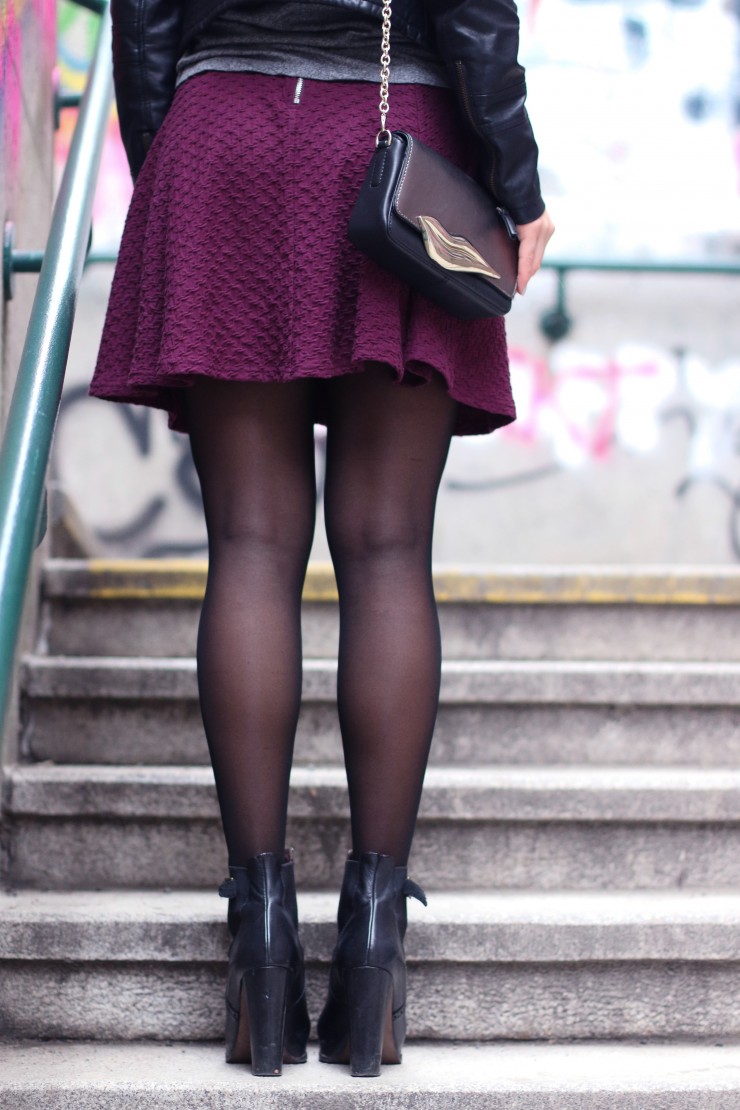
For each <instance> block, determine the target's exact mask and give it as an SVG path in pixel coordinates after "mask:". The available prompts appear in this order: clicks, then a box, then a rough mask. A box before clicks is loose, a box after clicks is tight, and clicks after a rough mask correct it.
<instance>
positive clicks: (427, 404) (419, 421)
mask: <svg viewBox="0 0 740 1110" xmlns="http://www.w3.org/2000/svg"><path fill="white" fill-rule="evenodd" d="M328 391H329V397H330V417H329V428H328V438H327V476H326V491H325V504H326V529H327V536H328V539H329V546H330V549H331V554H332V558H333V560H334V566H335V570H336V576H337V583H338V587H339V599H340V644H339V677H338V699H339V717H340V724H341V730H342V742H343V745H344V755H345V762H346V766H347V778H348V782H349V795H350V806H351V813H352V846H353V851H354V853H355V856H359V855H360V854H361V853H363V852H378V853H382V854H387V855H390V856H393V857H394V859H395V861H396V863H397V864H399V865H403V864H405V863H406V860H407V857H408V853H409V849H410V846H411V840H412V837H413V833H414V825H415V821H416V813H417V809H418V805H419V799H420V795H421V788H422V783H423V779H424V772H425V769H426V763H427V758H428V755H429V746H430V743H431V739H432V732H433V729H434V721H435V717H436V712H437V703H438V697H439V676H440V640H439V622H438V618H437V610H436V606H435V601H434V593H433V589H432V575H431V548H432V529H433V524H434V510H435V502H436V496H437V490H438V486H439V482H440V479H441V477H442V471H443V468H444V464H445V460H446V458H447V452H448V449H449V444H450V437H451V435H452V430H453V424H454V417H455V403H454V402H453V401H452V400H451V398H450V397H449V395H448V393H447V390H446V387H445V385H444V383H443V382H442V380H441V379H438V378H435V379H434V380H433V381H431V382H429V383H426V384H424V385H420V386H418V387H416V388H412V387H403V386H399V385H398V384H397V383H396V382H395V381H394V379H393V377H392V374H391V371H390V370H389V369H388V368H387V367H385V366H382V365H375V364H373V365H370V366H368V368H367V370H366V371H365V372H364V373H362V374H355V375H349V376H347V377H342V378H339V379H335V380H333V381H331V382H330V383H329V386H328Z"/></svg>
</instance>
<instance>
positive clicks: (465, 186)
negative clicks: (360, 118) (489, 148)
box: [393, 134, 518, 297]
mask: <svg viewBox="0 0 740 1110" xmlns="http://www.w3.org/2000/svg"><path fill="white" fill-rule="evenodd" d="M404 138H405V139H406V142H407V146H408V152H407V155H406V160H405V165H404V167H403V170H402V173H401V178H400V181H399V184H398V188H397V190H396V195H395V197H394V199H393V207H394V209H395V211H396V212H397V213H398V215H399V216H401V217H402V219H404V220H406V221H407V222H408V223H410V224H412V225H413V226H414V227H415V228H417V229H418V230H419V231H420V232H422V233H423V234H424V236H425V239H427V237H430V238H431V239H432V247H431V249H430V248H429V247H428V248H427V249H429V250H430V254H432V257H437V260H438V261H441V258H442V257H443V256H444V257H445V258H446V259H447V265H448V268H450V269H452V268H455V269H457V268H458V263H459V268H460V269H462V270H465V269H471V270H473V271H474V272H475V271H477V270H478V268H479V267H480V268H481V269H484V268H486V266H487V267H490V268H491V269H492V270H493V271H495V273H496V274H498V275H499V276H498V277H492V276H491V275H490V274H488V275H486V278H487V280H488V281H491V282H492V283H493V284H494V285H496V286H497V287H498V288H499V289H501V290H502V292H504V293H506V294H507V296H510V297H513V295H514V292H515V290H516V278H517V266H518V249H517V241H516V240H515V239H512V238H511V235H510V233H509V230H508V228H507V225H506V223H505V221H504V219H503V218H502V217H501V216H500V215H499V213H498V211H497V209H496V202H495V200H494V199H493V197H492V196H491V195H490V193H487V192H486V191H485V189H483V188H482V187H481V186H480V185H479V184H478V183H477V182H476V181H473V179H472V178H471V177H468V175H467V174H466V173H463V171H462V170H460V169H458V168H457V166H454V165H453V164H452V163H451V162H448V161H447V159H446V158H442V157H441V156H440V155H439V154H437V153H436V152H435V151H433V150H431V149H430V148H429V147H428V146H425V145H424V143H421V142H419V140H418V139H414V138H412V137H411V136H410V135H405V134H404ZM419 217H424V219H422V220H421V221H420V219H419ZM441 264H442V265H444V264H445V263H444V262H441Z"/></svg>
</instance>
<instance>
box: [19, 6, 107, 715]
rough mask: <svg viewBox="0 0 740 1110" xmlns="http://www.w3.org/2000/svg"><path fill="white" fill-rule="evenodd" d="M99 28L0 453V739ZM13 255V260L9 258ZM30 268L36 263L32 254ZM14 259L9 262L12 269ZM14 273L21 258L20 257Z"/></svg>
mask: <svg viewBox="0 0 740 1110" xmlns="http://www.w3.org/2000/svg"><path fill="white" fill-rule="evenodd" d="M84 7H87V8H91V9H92V10H93V11H96V12H98V13H99V14H100V16H101V19H100V30H99V34H98V41H97V44H96V48H95V53H94V56H93V59H92V63H91V65H90V70H89V73H88V79H87V87H86V89H85V92H84V95H83V97H82V100H81V102H80V111H79V117H78V120H77V125H76V127H75V131H74V136H73V138H72V142H71V145H70V150H69V157H68V158H67V164H66V166H65V169H64V175H63V177H62V181H61V184H60V187H59V193H58V195H57V199H56V203H55V205H54V211H53V214H52V220H51V228H50V231H49V238H48V241H47V244H46V249H45V251H44V253H43V261H42V264H41V272H40V276H39V281H38V288H37V290H36V296H35V298H34V302H33V308H32V310H31V317H30V320H29V324H28V333H27V335H26V342H25V345H24V347H23V353H22V355H21V362H20V367H19V369H18V375H17V378H16V384H15V389H14V391H13V397H12V400H11V404H10V412H9V415H8V422H7V425H6V429H5V438H4V440H3V444H2V450H0V736H1V735H2V732H3V731H4V725H5V721H6V717H7V710H8V704H9V701H10V693H11V689H12V683H13V676H14V664H15V657H16V653H17V645H18V639H19V635H20V628H21V621H22V617H23V604H24V599H25V595H26V590H27V586H28V580H29V576H30V568H31V561H32V558H33V551H34V547H35V546H36V544H37V543H38V541H39V538H40V535H42V534H43V526H44V517H45V505H46V498H45V489H46V472H47V467H48V464H49V454H50V451H51V442H52V437H53V434H54V425H55V423H56V419H57V413H58V411H59V402H60V398H61V394H62V385H63V382H64V371H65V368H66V365H67V356H68V354H69V344H70V339H71V336H72V324H73V321H74V314H75V307H76V303H77V291H78V289H79V285H80V280H81V278H82V272H83V268H84V265H85V256H86V254H87V250H88V246H89V237H90V227H91V222H92V206H93V196H94V192H95V182H96V180H97V176H98V170H99V167H100V158H101V155H102V151H103V142H104V140H105V133H106V128H107V123H108V116H109V112H110V103H111V96H112V91H113V90H112V73H111V64H110V58H111V27H110V13H109V10H108V4H107V2H106V0H84ZM11 254H12V252H11ZM33 258H34V260H35V261H36V262H39V261H41V258H40V256H39V255H37V254H34V255H33ZM15 261H16V260H15V259H12V258H11V262H12V263H13V269H16V266H15ZM17 261H18V263H19V265H18V267H17V268H18V269H32V268H35V267H34V266H29V265H27V266H24V265H23V262H24V258H19V259H17Z"/></svg>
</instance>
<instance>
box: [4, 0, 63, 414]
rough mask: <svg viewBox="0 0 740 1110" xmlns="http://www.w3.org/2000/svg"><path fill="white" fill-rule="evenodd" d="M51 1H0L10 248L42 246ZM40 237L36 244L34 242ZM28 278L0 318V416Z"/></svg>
mask: <svg viewBox="0 0 740 1110" xmlns="http://www.w3.org/2000/svg"><path fill="white" fill-rule="evenodd" d="M55 40H56V4H55V2H54V0H0V207H2V216H3V225H4V226H7V225H8V224H12V227H13V231H14V234H15V243H16V246H18V247H23V248H26V249H39V248H41V247H42V246H43V236H44V229H45V228H46V226H47V225H48V219H49V211H50V205H51V199H52V160H51V152H52V75H53V70H54V64H55ZM39 236H41V238H40V239H39V238H38V237H39ZM34 286H35V279H33V278H31V279H28V280H25V279H24V281H21V282H18V283H17V287H16V296H15V297H14V298H13V300H12V301H11V302H10V304H9V305H5V306H4V310H3V312H2V316H1V318H0V349H1V350H2V366H1V367H0V410H1V411H2V415H3V417H4V414H5V412H6V409H7V400H8V392H9V386H10V384H11V382H12V379H13V376H14V373H15V369H16V367H17V363H18V360H19V358H20V350H21V346H22V342H23V337H24V335H25V324H26V320H27V318H28V313H29V311H30V303H31V300H32V297H33V291H34Z"/></svg>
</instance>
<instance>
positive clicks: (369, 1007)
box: [347, 967, 400, 1076]
mask: <svg viewBox="0 0 740 1110" xmlns="http://www.w3.org/2000/svg"><path fill="white" fill-rule="evenodd" d="M347 998H348V1002H349V1007H348V1008H349V1062H350V1070H351V1072H352V1075H357V1076H372V1075H380V1064H381V1061H382V1062H383V1063H386V1064H390V1063H399V1062H400V1055H399V1053H398V1051H397V1050H396V1048H395V1044H394V1043H393V1013H392V1005H393V979H392V978H391V975H390V972H388V971H384V970H383V968H380V967H355V968H353V969H352V971H350V972H349V974H348V976H347ZM384 1047H385V1048H386V1052H385V1053H384V1051H383V1049H384ZM388 1048H390V1049H391V1052H390V1053H388V1051H387V1049H388ZM388 1055H391V1057H393V1056H395V1057H397V1059H395V1060H394V1059H384V1057H387V1056H388Z"/></svg>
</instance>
